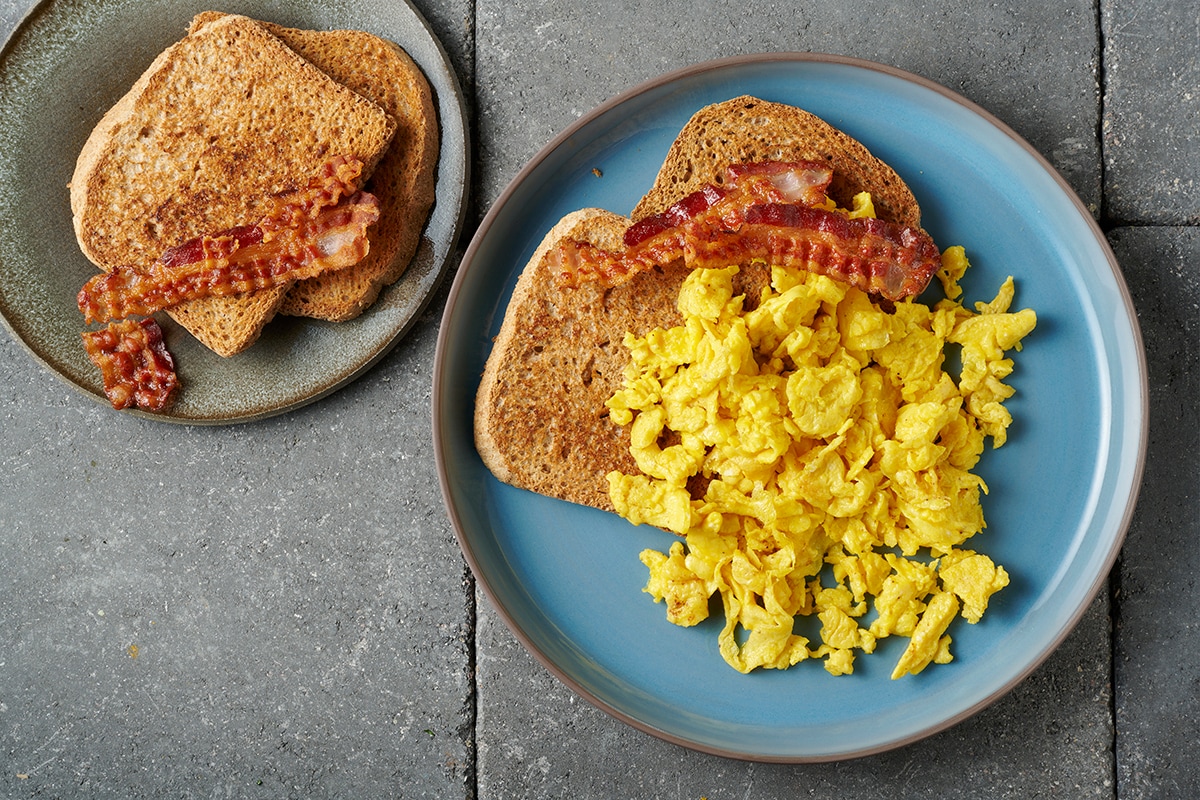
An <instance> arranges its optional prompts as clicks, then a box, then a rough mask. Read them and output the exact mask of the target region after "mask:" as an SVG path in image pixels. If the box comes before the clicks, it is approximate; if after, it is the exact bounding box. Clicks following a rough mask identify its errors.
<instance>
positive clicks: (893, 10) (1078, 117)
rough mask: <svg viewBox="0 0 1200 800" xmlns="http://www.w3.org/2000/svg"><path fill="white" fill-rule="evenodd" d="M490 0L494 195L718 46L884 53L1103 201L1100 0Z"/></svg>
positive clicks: (735, 50)
mask: <svg viewBox="0 0 1200 800" xmlns="http://www.w3.org/2000/svg"><path fill="white" fill-rule="evenodd" d="M477 8H478V11H477V17H478V21H477V40H478V45H477V55H476V63H477V65H478V66H477V69H478V73H479V75H480V83H479V96H478V103H479V108H478V115H479V120H480V131H479V133H480V138H479V148H480V162H481V169H482V174H481V176H480V181H479V184H478V185H479V191H480V193H481V201H482V202H483V203H484V204H485V206H486V205H487V204H490V203H491V202H492V201H493V200H494V199H495V198H496V196H497V195H498V194H499V193H500V191H501V190H502V189H503V188H504V186H505V185H506V184H507V182H508V181H509V180H510V179H511V178H512V176H513V175H514V174H515V173H516V171H517V170H518V169H519V168H520V167H521V165H522V164H524V162H525V161H526V160H527V159H528V158H529V157H530V156H532V155H533V154H534V153H536V152H537V150H538V149H540V148H541V147H542V145H544V144H545V143H546V142H548V141H549V140H550V138H551V137H552V136H553V135H554V134H556V133H557V132H558V131H560V130H561V129H562V128H564V127H566V126H567V125H568V124H569V123H571V122H572V121H574V120H575V119H576V118H577V117H579V116H581V115H582V114H583V113H585V112H586V111H588V110H590V109H591V108H592V107H593V106H595V105H596V104H598V103H600V102H603V101H605V100H608V99H609V98H611V97H613V96H614V95H616V94H618V93H619V92H621V91H623V90H625V89H629V88H632V87H633V86H635V85H636V84H638V83H640V82H642V81H644V80H647V79H650V78H653V77H656V76H657V75H659V74H661V73H663V72H667V71H669V70H673V69H677V68H681V67H685V66H689V65H691V64H694V63H698V62H701V61H705V60H708V59H713V58H721V57H724V56H732V55H738V54H742V53H761V52H772V51H788V50H807V51H814V52H826V53H836V54H841V55H849V56H855V57H858V58H866V59H871V60H876V61H880V62H883V63H887V64H891V65H893V66H896V67H900V68H902V69H905V70H908V71H910V72H913V73H916V74H918V75H921V76H923V77H925V78H929V79H931V80H934V81H936V82H938V83H941V84H943V85H945V86H948V87H950V88H951V89H954V90H955V91H957V92H959V93H961V94H962V95H964V96H965V97H967V98H968V99H969V100H972V101H974V102H976V103H978V104H979V105H981V106H983V108H984V109H986V110H987V111H990V112H991V113H992V114H994V115H996V116H998V117H999V118H1000V119H1001V120H1003V121H1004V122H1005V123H1007V124H1008V125H1010V126H1011V127H1013V128H1014V129H1015V130H1016V131H1017V132H1018V133H1019V134H1021V135H1022V136H1023V137H1025V138H1026V139H1028V140H1029V141H1030V143H1031V144H1033V145H1034V147H1036V148H1037V149H1038V151H1039V152H1041V153H1042V154H1043V155H1045V156H1046V157H1047V158H1049V159H1050V160H1051V162H1052V163H1053V164H1054V165H1055V166H1056V167H1057V168H1058V169H1059V170H1060V171H1061V172H1062V173H1063V174H1064V175H1065V176H1066V177H1067V179H1068V181H1069V182H1070V183H1071V185H1072V186H1073V187H1074V188H1075V190H1076V191H1077V192H1079V194H1080V196H1081V197H1082V198H1083V200H1084V202H1085V203H1086V204H1087V205H1088V206H1089V207H1091V208H1093V209H1098V206H1099V199H1100V158H1099V143H1098V142H1097V140H1096V127H1097V125H1098V124H1099V96H1098V91H1099V89H1098V83H1097V74H1096V73H1097V70H1098V67H1099V39H1098V34H1097V31H1096V23H1095V19H1096V11H1095V8H1094V7H1093V5H1092V4H1091V3H1089V2H1083V1H1082V0H1068V2H1061V3H1057V2H1056V3H1044V4H1043V3H1024V2H1008V3H975V2H968V1H967V0H951V2H939V1H938V0H922V1H921V2H915V3H907V4H903V5H902V6H896V5H893V4H886V3H878V4H876V3H848V2H840V1H839V0H816V1H815V2H806V3H773V2H762V1H758V2H753V1H752V2H745V0H741V1H740V2H738V1H737V0H733V1H731V0H698V2H680V1H679V0H669V1H668V2H662V0H641V1H640V2H631V3H622V4H621V6H620V8H621V10H620V12H619V13H617V12H610V13H597V12H596V8H595V7H594V6H593V5H590V4H584V3H551V4H543V3H526V2H516V3H514V2H509V1H508V0H482V1H481V2H479V3H478V4H477ZM690 20H702V21H703V20H708V22H701V24H696V25H692V24H688V22H689V21H690Z"/></svg>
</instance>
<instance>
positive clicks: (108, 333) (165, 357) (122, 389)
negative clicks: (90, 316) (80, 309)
mask: <svg viewBox="0 0 1200 800" xmlns="http://www.w3.org/2000/svg"><path fill="white" fill-rule="evenodd" d="M83 347H84V349H85V350H86V351H87V354H88V358H90V359H91V360H92V363H94V364H95V365H96V366H97V367H99V368H100V374H101V375H102V376H103V377H104V394H105V396H106V397H108V400H109V402H110V403H112V407H113V408H116V409H122V408H128V407H130V406H137V407H138V408H144V409H146V410H147V411H164V410H166V409H167V408H170V406H171V404H172V403H173V402H175V395H176V394H177V392H178V391H179V377H178V375H176V374H175V359H173V358H171V354H170V353H169V352H167V348H166V345H165V344H163V334H162V328H160V327H159V326H158V323H157V322H155V321H154V320H153V319H149V318H147V319H144V320H141V321H140V322H139V321H137V320H132V319H126V320H121V321H120V322H113V323H110V324H109V325H108V327H106V328H104V329H102V330H98V331H84V333H83Z"/></svg>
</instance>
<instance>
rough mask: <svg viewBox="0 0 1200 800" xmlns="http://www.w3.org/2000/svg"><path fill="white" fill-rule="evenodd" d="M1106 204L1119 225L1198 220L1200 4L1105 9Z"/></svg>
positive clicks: (1114, 3)
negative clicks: (1122, 223) (1197, 153)
mask: <svg viewBox="0 0 1200 800" xmlns="http://www.w3.org/2000/svg"><path fill="white" fill-rule="evenodd" d="M1101 10H1102V12H1103V14H1102V20H1103V30H1104V42H1105V59H1104V76H1105V93H1104V94H1105V97H1104V165H1105V173H1104V184H1105V186H1104V191H1105V195H1104V200H1105V204H1106V205H1105V214H1106V215H1107V216H1109V217H1111V218H1112V219H1113V220H1114V221H1115V222H1130V223H1144V222H1150V223H1155V224H1162V223H1167V224H1191V225H1195V224H1196V223H1197V222H1200V194H1198V190H1200V159H1197V158H1196V151H1197V147H1198V139H1197V127H1196V121H1197V120H1198V119H1200V30H1197V25H1198V24H1200V22H1198V21H1200V3H1197V2H1196V1H1195V0H1183V2H1169V3H1153V2H1129V0H1103V2H1102V3H1101Z"/></svg>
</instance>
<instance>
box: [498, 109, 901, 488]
mask: <svg viewBox="0 0 1200 800" xmlns="http://www.w3.org/2000/svg"><path fill="white" fill-rule="evenodd" d="M767 120H770V125H769V127H770V130H771V132H772V134H773V135H776V136H777V137H778V138H777V139H775V140H772V139H771V138H770V136H769V135H767V134H764V133H763V130H764V126H767V125H768V122H767ZM714 131H719V133H714ZM835 134H836V135H835ZM815 158H820V159H821V160H828V161H829V162H830V163H832V164H833V165H834V169H835V170H836V169H838V168H839V167H838V165H839V164H851V165H853V168H848V169H847V172H846V173H844V174H842V175H841V177H840V191H841V192H843V193H846V194H845V195H844V196H850V197H852V196H853V195H854V194H856V193H857V192H860V191H871V192H872V195H873V196H874V197H877V198H879V197H882V198H883V202H881V201H880V199H876V208H877V209H880V210H881V212H882V213H880V216H884V217H885V218H888V219H890V220H891V221H898V222H902V223H903V224H910V223H912V222H916V223H917V224H919V221H920V211H919V208H918V206H917V204H916V200H915V199H913V197H912V194H911V192H909V191H908V189H907V187H906V186H905V185H904V183H903V182H902V181H901V180H900V178H899V177H898V176H897V175H896V173H895V172H894V171H892V170H891V168H890V167H887V165H885V164H883V163H882V162H880V161H878V159H875V158H874V157H873V156H871V155H870V154H869V153H868V152H867V150H866V149H865V148H864V147H863V146H862V145H861V144H859V143H858V142H857V141H855V140H853V139H851V138H850V137H848V136H846V135H845V134H843V133H841V132H840V131H836V130H835V129H833V128H831V127H830V126H829V125H827V124H826V123H824V122H822V121H820V120H819V119H817V118H816V117H813V116H812V115H811V114H807V113H806V112H803V111H800V109H795V108H791V107H788V106H780V105H779V104H776V103H764V102H763V101H760V100H756V99H755V98H748V97H743V98H737V99H736V100H731V101H729V102H728V103H721V104H718V105H716V106H710V107H707V108H705V109H702V110H701V111H699V112H697V114H696V115H695V116H694V117H693V119H692V121H691V122H689V123H688V124H687V125H686V126H685V127H684V128H683V130H682V131H681V133H680V134H679V136H678V138H677V139H676V140H675V143H674V144H673V145H672V147H671V149H670V151H669V155H668V156H667V159H666V161H665V162H664V164H663V167H662V169H661V170H660V172H659V174H658V177H657V179H656V180H655V182H654V186H653V188H652V189H651V190H650V192H649V193H648V194H647V195H646V197H644V198H643V199H642V201H641V202H640V203H638V205H637V207H636V208H635V209H634V211H633V213H632V219H631V218H627V217H622V216H619V215H617V214H614V213H611V212H607V211H601V210H598V209H587V210H584V211H578V212H574V213H572V214H569V215H567V216H566V217H564V218H563V220H562V221H560V222H559V223H558V224H557V225H555V226H554V227H553V228H552V229H551V230H550V231H549V232H548V233H547V234H546V236H545V238H544V239H543V241H542V242H541V244H540V245H539V246H538V248H537V249H536V250H535V252H534V253H533V256H532V257H531V258H530V260H529V261H528V263H527V264H526V266H525V268H524V269H523V270H522V272H521V275H520V276H519V278H518V280H517V285H516V287H515V289H514V290H513V295H512V298H511V299H510V300H509V303H508V308H507V310H506V312H505V316H504V320H503V322H502V323H501V327H500V332H499V334H498V335H497V337H496V340H495V343H494V345H493V348H492V352H491V354H490V355H489V357H488V360H487V364H486V366H485V368H484V373H483V376H482V379H481V381H480V385H479V389H478V393H477V395H476V400H475V445H476V449H477V450H478V452H479V454H480V456H481V458H482V459H483V463H484V464H485V465H486V466H487V467H488V469H489V470H491V472H492V473H493V474H494V475H495V476H496V477H497V478H498V479H499V480H501V481H504V482H505V483H508V484H511V485H513V486H517V487H519V488H522V489H528V490H530V491H534V492H537V493H539V494H544V495H547V496H550V497H556V498H559V499H562V500H567V501H570V502H573V503H580V504H582V505H587V506H592V507H595V508H600V509H604V510H608V511H611V510H612V503H611V501H610V500H609V497H608V482H607V480H606V477H605V476H606V475H607V474H608V473H609V472H610V471H612V470H619V471H621V472H623V473H626V474H635V473H636V472H637V471H638V470H637V467H636V465H635V463H634V461H633V457H632V456H631V455H630V453H629V431H628V429H627V428H622V427H619V426H617V425H616V424H614V423H613V422H612V421H611V420H610V419H609V416H608V409H607V407H606V406H605V401H606V400H607V399H608V398H609V397H611V396H612V395H613V393H614V392H616V391H617V390H619V389H620V388H621V387H622V383H623V380H624V370H625V366H626V364H628V362H629V354H628V351H627V349H626V348H625V346H624V344H623V339H624V336H625V333H626V332H631V333H634V334H635V335H639V336H641V335H644V334H645V333H646V332H647V331H649V330H651V329H653V328H656V327H671V326H674V325H678V324H680V322H681V319H682V318H681V317H680V315H679V312H678V310H677V308H676V300H677V298H678V294H679V289H680V287H681V286H682V284H683V281H684V279H685V278H686V276H687V274H688V268H687V267H685V266H684V264H683V262H682V261H679V262H676V263H674V264H671V265H669V266H667V267H665V268H661V269H655V270H651V271H648V272H643V273H640V274H638V275H637V276H636V277H634V278H633V279H632V280H630V281H628V282H626V283H623V284H620V285H618V286H616V287H612V288H606V287H604V286H601V285H599V284H593V283H586V282H585V283H584V284H583V285H581V286H579V287H578V288H574V289H564V288H563V287H562V286H560V285H559V284H558V282H557V279H556V277H555V275H554V274H553V271H552V268H551V267H550V263H549V260H548V259H547V254H548V253H550V251H551V250H552V249H553V248H554V246H555V245H556V243H558V242H559V241H562V240H565V239H570V240H576V241H585V242H589V243H591V244H594V245H596V246H598V247H602V248H604V249H607V250H614V251H619V250H621V249H622V248H623V247H624V242H623V235H624V232H625V230H626V228H628V227H629V225H630V224H631V223H632V221H633V220H637V219H641V218H643V217H645V216H649V215H651V214H654V213H658V212H659V211H662V210H663V209H665V208H667V207H668V206H670V205H671V203H673V202H674V201H676V200H678V199H679V198H680V197H682V196H684V195H686V194H688V193H690V192H691V191H693V190H695V189H697V188H699V187H700V186H701V185H702V184H703V183H704V182H705V181H706V180H713V178H715V177H717V176H719V175H721V174H722V173H723V172H724V169H725V166H726V165H728V164H729V163H736V162H742V161H751V160H783V161H789V160H798V159H815ZM836 174H837V173H836V172H835V175H836ZM875 180H878V181H879V183H878V184H875V183H873V182H872V181H875ZM885 209H886V210H885ZM885 215H886V216H885ZM769 279H770V275H769V271H768V269H767V268H766V267H765V266H764V265H761V264H751V265H743V267H742V269H741V271H740V272H739V273H738V275H737V278H736V282H735V287H734V289H735V293H736V294H743V295H744V296H745V298H746V300H745V307H746V308H747V309H749V308H753V307H754V305H756V302H757V299H758V298H759V297H760V295H761V291H762V289H763V288H764V287H766V286H767V285H768V283H769Z"/></svg>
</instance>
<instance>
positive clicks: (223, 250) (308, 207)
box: [77, 157, 379, 322]
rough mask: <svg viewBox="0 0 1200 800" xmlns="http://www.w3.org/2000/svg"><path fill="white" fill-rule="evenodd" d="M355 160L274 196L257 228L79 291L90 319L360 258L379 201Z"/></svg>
mask: <svg viewBox="0 0 1200 800" xmlns="http://www.w3.org/2000/svg"><path fill="white" fill-rule="evenodd" d="M361 171H362V164H361V163H360V162H358V161H356V160H347V159H345V158H341V157H339V158H337V159H334V160H332V161H330V162H329V163H328V164H326V165H325V167H324V168H323V170H322V172H321V174H320V175H319V176H317V177H316V178H314V179H313V180H312V181H311V182H310V184H309V186H308V187H307V188H306V189H303V190H300V191H298V192H294V193H291V194H288V195H284V196H281V197H277V198H272V199H271V201H270V202H269V203H268V207H267V211H266V214H265V215H264V217H263V218H262V219H261V220H260V221H259V222H258V224H257V225H253V226H240V227H237V228H231V229H230V230H228V231H224V232H221V233H218V234H214V235H211V236H202V237H199V238H197V239H193V240H191V241H188V242H184V243H183V244H181V245H179V246H177V247H173V248H171V249H169V250H167V251H165V252H164V253H163V254H162V256H161V257H160V258H159V260H158V261H157V262H155V263H154V264H153V265H152V266H151V267H150V268H148V269H146V270H144V271H143V270H140V269H136V268H134V267H118V268H116V269H114V270H113V271H112V272H109V273H107V274H102V275H97V276H96V277H94V278H92V279H91V280H89V281H88V282H87V283H86V284H85V285H84V287H83V289H81V290H80V292H79V296H78V298H77V301H78V304H79V309H80V311H82V312H83V315H84V318H85V319H86V320H87V321H88V322H105V321H107V320H111V319H120V318H122V317H126V316H129V315H131V314H151V313H153V312H155V311H158V310H160V309H163V308H169V307H170V306H173V305H175V304H177V303H180V302H182V301H184V300H191V299H195V298H199V297H212V296H228V295H232V294H242V293H245V292H251V291H256V290H258V289H265V288H270V287H274V286H283V285H287V284H290V283H291V282H293V281H297V280H302V279H304V278H311V277H313V276H315V275H317V274H319V273H321V272H324V271H326V270H332V269H340V268H342V267H347V266H350V265H352V264H357V263H358V262H359V261H361V260H362V259H363V257H364V256H366V254H367V251H368V250H369V248H370V243H369V242H368V240H367V235H366V229H367V228H368V227H369V226H370V225H372V224H374V223H375V222H376V221H377V220H378V219H379V201H378V199H376V197H375V196H374V195H372V194H369V193H367V192H363V191H355V181H356V179H357V178H358V176H359V174H361Z"/></svg>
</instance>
